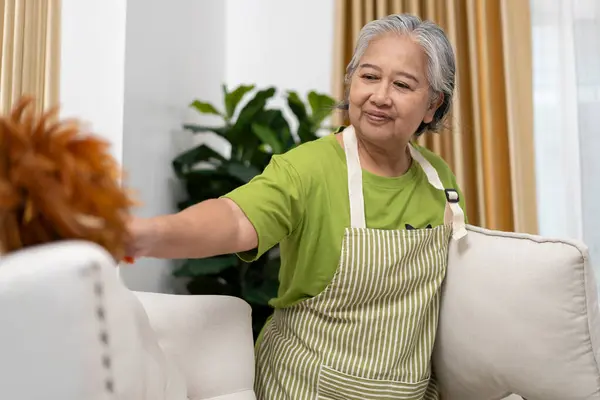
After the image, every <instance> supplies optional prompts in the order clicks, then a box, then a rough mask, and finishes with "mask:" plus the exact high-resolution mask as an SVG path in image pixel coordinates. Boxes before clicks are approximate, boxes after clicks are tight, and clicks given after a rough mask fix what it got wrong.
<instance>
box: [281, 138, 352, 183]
mask: <svg viewBox="0 0 600 400" xmlns="http://www.w3.org/2000/svg"><path fill="white" fill-rule="evenodd" d="M336 146H337V148H336ZM275 158H277V159H279V160H281V161H284V162H286V163H287V164H288V165H289V166H290V167H292V168H294V169H295V170H296V171H297V172H298V174H300V175H303V174H310V173H313V172H323V171H326V170H328V169H329V168H331V167H332V166H335V165H339V166H343V165H344V162H345V161H344V160H345V159H344V155H343V150H342V149H341V148H340V147H339V144H338V142H337V140H335V136H334V135H333V134H329V135H326V136H323V137H320V138H318V139H315V140H312V141H310V142H305V143H301V144H299V145H297V146H296V147H294V148H293V149H291V150H288V151H287V152H286V153H283V154H280V155H277V156H275Z"/></svg>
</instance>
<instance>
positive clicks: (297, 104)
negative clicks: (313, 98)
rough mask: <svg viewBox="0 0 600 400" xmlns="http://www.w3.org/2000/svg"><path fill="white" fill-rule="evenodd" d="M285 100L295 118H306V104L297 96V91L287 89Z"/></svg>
mask: <svg viewBox="0 0 600 400" xmlns="http://www.w3.org/2000/svg"><path fill="white" fill-rule="evenodd" d="M287 102H288V107H289V108H290V110H292V112H293V113H294V115H295V116H296V118H298V122H300V121H304V120H306V119H308V114H307V111H306V106H305V105H304V102H303V101H302V100H301V99H300V96H298V93H296V92H294V91H293V90H290V91H288V92H287Z"/></svg>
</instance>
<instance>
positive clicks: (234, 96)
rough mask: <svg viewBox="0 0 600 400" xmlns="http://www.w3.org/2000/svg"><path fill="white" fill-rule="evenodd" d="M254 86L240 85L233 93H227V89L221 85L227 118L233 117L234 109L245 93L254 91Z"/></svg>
mask: <svg viewBox="0 0 600 400" xmlns="http://www.w3.org/2000/svg"><path fill="white" fill-rule="evenodd" d="M254 87H255V86H254V85H240V86H238V87H237V88H236V89H235V90H234V91H233V92H227V87H226V86H225V85H223V92H224V94H225V109H226V112H227V117H228V118H231V117H233V114H235V109H236V108H237V106H238V104H239V103H240V101H242V99H243V98H244V96H245V95H246V93H248V92H250V91H251V90H253V89H254Z"/></svg>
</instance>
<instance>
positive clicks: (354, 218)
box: [342, 125, 467, 240]
mask: <svg viewBox="0 0 600 400" xmlns="http://www.w3.org/2000/svg"><path fill="white" fill-rule="evenodd" d="M342 135H343V138H344V150H345V153H346V165H347V168H348V194H349V200H350V226H351V227H352V228H366V219H365V206H364V203H365V202H364V197H363V184H362V168H361V166H360V159H359V156H358V143H357V140H356V132H355V131H354V127H353V126H352V125H350V126H349V127H347V128H346V129H344V132H343V133H342ZM409 150H410V155H411V157H412V158H413V160H415V161H416V162H417V163H419V165H420V166H421V169H422V170H423V172H424V173H425V176H427V180H428V181H429V183H430V184H431V185H432V186H433V187H434V188H436V189H438V190H442V191H444V193H445V195H446V208H445V211H444V223H445V224H447V225H450V226H452V237H453V238H454V239H456V240H458V239H460V238H462V237H464V236H465V235H466V234H467V230H466V225H465V214H464V212H463V210H462V208H461V207H460V203H459V201H460V198H459V195H458V191H457V190H456V189H447V188H444V185H443V184H442V181H441V180H440V177H439V175H438V173H437V171H436V169H435V168H434V167H433V165H431V163H430V162H429V161H428V160H427V159H426V158H425V157H423V155H422V154H421V153H419V151H418V150H417V149H415V148H414V147H413V145H412V144H409Z"/></svg>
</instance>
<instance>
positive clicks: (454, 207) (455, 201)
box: [408, 144, 467, 240]
mask: <svg viewBox="0 0 600 400" xmlns="http://www.w3.org/2000/svg"><path fill="white" fill-rule="evenodd" d="M408 147H409V150H410V155H411V157H412V158H413V160H415V161H416V162H418V163H419V165H420V166H421V169H423V172H425V175H426V176H427V180H428V181H429V184H430V185H431V186H433V187H434V188H436V189H438V190H443V191H444V194H445V195H446V209H445V211H444V223H445V224H446V225H450V226H452V238H453V239H455V240H458V239H461V238H463V237H464V236H466V235H467V229H466V225H465V213H464V211H463V209H462V208H461V207H460V203H459V202H460V196H459V195H458V191H457V190H456V189H447V188H445V187H444V184H443V183H442V180H441V179H440V176H439V175H438V173H437V170H436V169H435V168H434V167H433V165H431V163H430V162H429V161H428V160H427V159H426V158H425V157H424V156H423V154H421V153H420V152H419V151H418V150H417V149H415V148H414V146H413V145H412V144H409V145H408Z"/></svg>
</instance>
